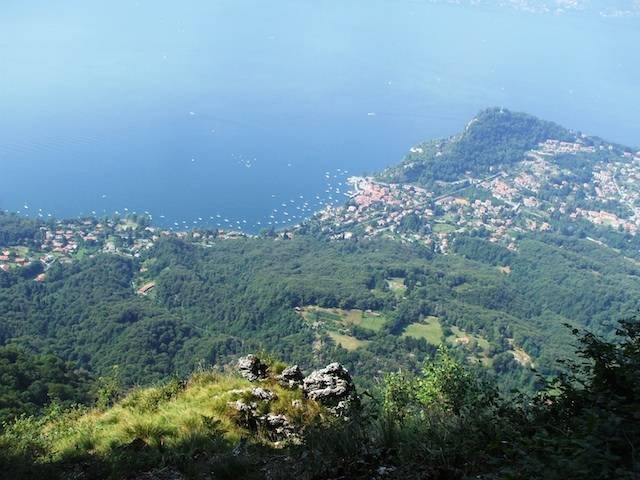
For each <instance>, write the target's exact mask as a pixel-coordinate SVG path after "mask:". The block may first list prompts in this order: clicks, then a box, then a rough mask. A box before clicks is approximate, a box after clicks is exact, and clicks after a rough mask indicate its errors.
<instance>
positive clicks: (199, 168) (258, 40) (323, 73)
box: [0, 0, 640, 231]
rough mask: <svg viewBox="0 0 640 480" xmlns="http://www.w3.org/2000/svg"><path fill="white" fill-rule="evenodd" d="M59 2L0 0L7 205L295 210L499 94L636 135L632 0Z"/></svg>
mask: <svg viewBox="0 0 640 480" xmlns="http://www.w3.org/2000/svg"><path fill="white" fill-rule="evenodd" d="M56 3H57V4H56V5H54V4H53V3H52V2H45V1H41V0H33V1H30V2H24V1H18V0H5V1H4V2H3V6H2V13H0V208H3V209H7V210H11V211H21V212H22V213H25V214H29V215H31V216H33V215H43V216H47V215H48V214H52V215H54V216H76V215H80V214H87V213H91V212H92V211H95V212H96V213H98V214H102V213H111V212H114V211H116V210H118V211H120V212H125V209H128V210H127V211H138V212H142V211H148V212H150V213H152V214H153V215H154V219H155V221H157V222H158V223H162V224H166V225H169V226H172V225H174V223H177V224H178V225H179V226H181V227H182V226H186V225H188V226H195V225H207V226H216V224H217V223H221V225H222V226H225V225H235V226H241V227H243V228H244V229H245V230H247V231H255V230H257V229H259V228H260V227H261V226H265V225H267V224H268V222H269V221H271V222H272V223H273V224H274V225H275V222H276V221H277V222H278V224H277V225H276V226H278V225H282V224H285V223H292V222H296V221H297V220H298V218H300V217H301V216H304V215H307V214H308V213H309V212H310V211H313V210H316V209H318V208H320V207H321V206H322V205H324V204H326V202H335V201H340V202H341V201H343V200H344V198H345V197H344V196H343V195H342V194H343V192H344V191H345V190H346V188H345V186H344V185H340V182H344V178H345V177H346V176H348V175H351V174H362V173H365V172H373V171H376V170H379V169H381V168H383V167H385V166H387V165H390V164H393V163H396V162H398V161H399V160H400V159H401V158H402V156H403V155H404V153H405V152H406V151H407V150H408V148H409V147H410V146H411V145H412V144H415V143H417V142H419V141H421V140H424V139H427V138H431V137H438V136H444V135H450V134H453V133H455V132H457V131H459V130H460V129H461V128H462V127H463V126H464V124H465V123H466V122H467V121H468V120H469V119H470V118H471V117H472V116H473V115H474V114H475V113H476V112H477V111H478V110H479V109H481V108H484V107H487V106H494V105H499V106H505V107H508V108H512V109H515V110H522V111H527V112H530V113H533V114H535V115H538V116H541V117H544V118H548V119H552V120H555V121H557V122H559V123H562V124H564V125H566V126H568V127H572V128H576V129H581V130H583V131H585V132H587V133H593V134H598V135H600V136H603V137H605V138H608V139H611V140H613V141H618V142H621V143H625V144H630V145H640V61H638V60H639V57H640V54H639V53H638V52H639V50H638V45H640V19H638V18H626V19H625V18H610V19H604V18H601V17H598V16H597V15H594V14H592V13H582V14H577V13H574V14H569V15H551V14H549V15H545V14H528V13H523V12H518V11H515V10H511V9H500V10H499V9H490V8H471V7H459V6H452V5H436V4H432V3H428V2H425V1H410V0H405V1H403V0H397V1H390V0H366V1H363V0H353V1H349V2H338V1H323V0H316V1H301V0H297V1H288V0H276V1H274V2H265V1H264V0H191V1H185V2H176V1H168V0H152V1H151V0H139V1H133V0H111V1H109V2H87V1H86V0H66V1H64V2H56ZM345 171H346V172H345ZM327 190H329V191H327ZM330 196H331V197H332V198H329V197H330ZM320 202H324V203H323V204H321V203H320ZM283 204H285V205H286V206H283ZM25 207H28V208H25ZM274 209H275V210H277V211H275V212H274ZM284 212H287V213H288V215H285V214H284ZM217 215H220V217H219V218H218V216H217ZM271 215H273V218H271V217H270V216H271ZM161 216H163V218H161ZM211 217H213V218H211ZM294 217H295V218H294ZM225 218H226V219H227V220H228V222H225V221H224V220H225ZM200 219H202V220H200ZM194 222H195V223H194ZM245 222H246V223H245ZM258 222H260V223H259V224H258Z"/></svg>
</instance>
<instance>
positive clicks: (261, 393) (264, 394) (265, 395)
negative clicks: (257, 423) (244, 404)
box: [251, 387, 278, 402]
mask: <svg viewBox="0 0 640 480" xmlns="http://www.w3.org/2000/svg"><path fill="white" fill-rule="evenodd" d="M251 395H252V396H253V398H255V399H256V400H263V401H265V402H270V401H271V400H277V398H278V395H276V393H275V392H272V391H271V390H267V389H266V388H260V387H256V388H254V389H252V390H251Z"/></svg>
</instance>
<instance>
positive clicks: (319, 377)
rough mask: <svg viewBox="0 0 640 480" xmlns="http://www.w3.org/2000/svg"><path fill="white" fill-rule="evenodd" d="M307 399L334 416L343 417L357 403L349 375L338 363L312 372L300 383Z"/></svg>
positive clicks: (356, 396)
mask: <svg viewBox="0 0 640 480" xmlns="http://www.w3.org/2000/svg"><path fill="white" fill-rule="evenodd" d="M302 390H303V392H304V395H305V396H306V397H307V398H310V399H312V400H315V401H317V402H318V403H320V404H322V405H324V406H325V407H327V408H328V409H329V411H331V412H333V413H334V414H336V415H340V416H343V415H345V414H346V413H347V412H348V411H349V410H351V408H353V407H354V406H355V405H356V404H357V403H358V395H357V393H356V387H355V385H354V384H353V380H352V379H351V375H350V374H349V372H348V371H347V369H346V368H344V367H343V366H342V365H341V364H339V363H331V364H329V365H327V366H326V367H325V368H322V369H320V370H316V371H314V372H312V373H311V374H310V375H309V376H308V377H306V378H305V379H304V380H303V382H302Z"/></svg>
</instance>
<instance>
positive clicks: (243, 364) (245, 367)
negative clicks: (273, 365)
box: [238, 355, 269, 382]
mask: <svg viewBox="0 0 640 480" xmlns="http://www.w3.org/2000/svg"><path fill="white" fill-rule="evenodd" d="M268 368H269V367H267V365H265V364H264V363H262V362H261V361H260V359H259V358H258V357H256V356H255V355H247V356H246V357H242V358H240V359H239V360H238V372H239V373H240V375H241V376H242V377H243V378H246V379H247V380H249V381H250V382H255V381H257V380H263V379H265V378H267V370H268Z"/></svg>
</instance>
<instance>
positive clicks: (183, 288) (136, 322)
mask: <svg viewBox="0 0 640 480" xmlns="http://www.w3.org/2000/svg"><path fill="white" fill-rule="evenodd" d="M455 249H456V253H455V254H451V255H447V256H442V255H436V256H434V255H433V254H432V253H431V252H430V251H429V250H426V249H424V248H423V247H420V246H418V245H409V244H407V245H405V244H400V243H398V242H394V241H390V240H367V241H357V240H353V241H349V242H339V243H336V242H330V241H326V240H316V239H313V238H310V237H298V238H296V239H294V240H273V239H270V238H268V239H241V240H232V241H221V242H218V243H217V244H216V245H214V246H213V247H211V248H202V247H197V246H193V245H191V244H188V243H187V242H185V241H182V240H176V239H167V240H163V241H161V242H160V243H158V245H157V246H156V248H154V249H153V250H151V251H150V252H148V254H147V256H146V257H145V258H140V259H129V258H123V257H118V256H114V255H99V256H96V257H95V258H87V259H85V260H82V261H79V262H77V263H73V264H71V265H60V264H57V265H54V266H53V267H52V268H51V269H50V270H49V272H48V274H47V275H48V279H47V281H46V282H43V283H36V282H33V280H31V279H25V278H23V277H21V276H19V275H17V274H15V273H12V272H9V273H6V272H5V273H4V275H5V277H7V281H6V282H5V283H6V284H7V286H5V287H3V288H0V308H1V311H2V314H1V315H2V327H3V330H2V337H3V339H4V341H5V342H10V343H12V344H16V345H18V346H20V347H21V348H24V349H26V350H29V351H35V352H53V353H55V354H56V355H59V356H61V357H62V358H64V359H66V360H70V361H74V362H76V363H77V365H78V366H81V367H83V368H86V369H88V370H89V371H91V372H93V373H94V374H95V375H101V374H105V373H108V372H110V371H111V367H112V366H113V365H119V366H120V372H121V376H122V380H123V382H124V383H125V384H131V383H138V382H141V383H148V382H151V381H154V380H158V379H161V378H164V377H166V376H167V375H170V374H172V373H178V374H183V375H184V374H187V373H189V372H190V371H192V370H193V369H194V368H195V367H196V366H197V365H199V364H217V365H222V364H224V363H226V362H228V361H230V360H231V359H232V358H233V357H234V356H235V355H238V354H240V353H243V352H249V351H257V350H261V349H265V350H267V351H270V352H274V353H276V354H277V355H278V356H279V357H281V358H283V359H284V360H287V361H289V360H291V361H296V362H300V363H302V364H304V365H317V364H320V363H322V362H324V361H325V360H326V359H327V358H334V359H340V360H342V361H344V362H345V363H346V364H347V365H348V366H349V367H350V368H352V370H353V371H354V372H355V373H356V374H357V375H358V377H359V378H361V379H363V380H367V379H368V380H369V381H370V380H372V379H373V378H374V377H375V376H377V375H378V373H377V372H380V371H392V370H396V369H398V368H406V369H409V370H416V369H417V368H419V366H420V365H421V363H422V361H423V359H424V358H425V357H428V356H429V355H430V354H432V353H433V351H434V349H435V348H436V347H437V345H438V344H439V343H442V342H444V343H449V344H451V345H452V346H454V347H456V351H457V352H458V353H459V354H460V356H461V357H467V358H468V359H469V361H471V362H476V361H482V362H483V363H484V364H485V365H486V366H487V367H489V371H490V372H494V373H496V374H499V375H500V376H501V377H502V378H503V380H504V382H505V385H509V386H513V385H522V384H524V385H526V384H528V383H529V382H531V381H532V380H533V375H532V373H531V371H530V365H528V364H526V362H525V364H524V365H520V364H518V363H517V361H516V359H517V358H518V356H517V355H516V353H518V352H522V353H523V354H526V355H527V356H529V357H531V362H532V363H533V364H534V366H535V367H536V369H537V370H538V371H539V372H542V373H543V374H550V373H552V372H553V371H555V368H556V366H555V359H556V358H557V357H558V356H560V355H562V354H564V353H565V352H566V350H567V348H568V345H569V343H568V342H569V334H568V332H567V329H566V328H565V327H564V326H563V324H564V323H569V324H572V325H575V326H585V327H589V328H591V329H594V330H595V331H598V332H601V333H603V334H605V335H606V334H608V333H609V332H611V331H612V328H613V326H612V325H613V324H614V322H615V321H616V320H618V319H620V318H625V317H627V316H629V315H631V314H633V313H634V312H636V311H637V310H638V308H639V307H640V266H638V265H637V264H636V263H634V262H633V261H631V260H627V259H625V258H624V257H620V256H617V255H614V254H613V253H612V252H611V251H610V250H608V249H607V248H605V247H600V246H597V245H595V244H593V243H592V242H588V241H587V240H583V241H580V240H573V241H572V242H564V243H563V242H562V238H561V237H557V236H555V235H546V236H545V235H541V236H539V238H531V239H528V240H526V241H525V242H523V244H522V248H521V249H520V250H519V251H518V252H511V251H508V250H506V249H502V248H501V247H498V246H495V245H493V244H491V243H490V242H487V241H485V240H482V239H472V238H467V237H462V238H460V239H459V241H458V242H456V244H455ZM391 279H395V280H394V281H395V282H396V283H399V285H400V286H401V287H402V288H401V289H400V290H399V291H398V290H395V291H394V290H392V289H391V288H390V287H389V281H390V280H391ZM148 281H154V282H155V283H156V288H155V290H154V291H153V292H152V294H151V295H149V296H140V295H138V294H137V293H136V289H135V288H134V285H138V284H141V283H144V282H148ZM307 306H318V307H324V308H337V309H342V310H344V311H347V310H352V309H355V311H367V310H370V311H373V312H379V313H380V315H381V316H382V317H384V323H383V324H382V328H381V329H367V328H363V327H366V324H360V325H357V324H349V323H345V324H343V325H338V327H337V328H334V326H331V325H328V324H327V325H320V326H317V325H316V326H315V328H314V326H313V325H311V324H310V323H309V322H307V321H306V320H305V318H304V316H303V315H302V314H301V312H300V311H296V309H301V308H303V307H307ZM430 318H432V319H435V320H429V319H430ZM429 321H432V322H433V321H435V322H438V323H439V324H440V326H441V328H442V335H441V336H440V337H436V338H433V337H424V338H421V336H419V335H415V334H412V332H415V331H419V329H418V330H416V328H415V327H412V328H411V329H409V327H410V326H411V325H420V324H421V322H422V323H428V322H429ZM334 332H335V334H339V335H340V336H338V337H336V336H335V335H334ZM336 338H337V339H342V340H343V343H342V346H345V347H349V345H350V344H348V343H345V342H348V340H349V339H353V341H354V342H355V343H354V345H356V347H357V348H355V349H354V348H348V349H343V348H342V347H341V346H340V345H336ZM345 339H346V341H345ZM338 343H340V342H338Z"/></svg>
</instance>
